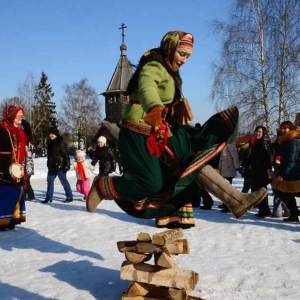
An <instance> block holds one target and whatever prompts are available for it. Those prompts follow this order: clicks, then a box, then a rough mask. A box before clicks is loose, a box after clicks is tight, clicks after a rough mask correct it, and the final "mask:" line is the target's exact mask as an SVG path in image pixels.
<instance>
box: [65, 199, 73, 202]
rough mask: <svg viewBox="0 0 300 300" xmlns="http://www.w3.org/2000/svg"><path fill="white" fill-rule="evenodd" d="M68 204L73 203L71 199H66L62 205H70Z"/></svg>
mask: <svg viewBox="0 0 300 300" xmlns="http://www.w3.org/2000/svg"><path fill="white" fill-rule="evenodd" d="M70 202H73V199H66V200H65V201H64V203H70Z"/></svg>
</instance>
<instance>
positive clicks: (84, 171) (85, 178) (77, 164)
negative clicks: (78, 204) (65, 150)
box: [69, 150, 94, 202]
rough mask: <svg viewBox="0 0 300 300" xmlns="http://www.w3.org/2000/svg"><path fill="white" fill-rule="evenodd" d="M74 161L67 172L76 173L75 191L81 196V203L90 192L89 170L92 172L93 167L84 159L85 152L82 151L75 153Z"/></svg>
mask: <svg viewBox="0 0 300 300" xmlns="http://www.w3.org/2000/svg"><path fill="white" fill-rule="evenodd" d="M75 157H76V161H74V162H73V163H72V164H71V166H70V170H69V171H74V170H75V172H76V177H77V182H76V191H77V192H78V193H80V194H83V199H82V201H84V202H85V201H86V198H87V195H88V193H89V191H90V187H91V184H90V176H91V172H90V170H94V167H93V166H92V165H91V163H90V162H89V161H88V160H87V159H85V152H84V151H82V150H77V151H76V155H75Z"/></svg>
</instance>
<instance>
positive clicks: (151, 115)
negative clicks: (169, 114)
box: [144, 105, 167, 127]
mask: <svg viewBox="0 0 300 300" xmlns="http://www.w3.org/2000/svg"><path fill="white" fill-rule="evenodd" d="M166 109H167V108H165V107H164V106H160V105H158V106H153V107H151V108H150V109H149V111H148V113H147V114H146V116H145V117H144V121H145V122H146V123H147V124H149V125H151V126H153V127H155V126H158V125H159V124H160V123H161V120H162V119H163V118H164V117H165V115H166V112H165V111H166Z"/></svg>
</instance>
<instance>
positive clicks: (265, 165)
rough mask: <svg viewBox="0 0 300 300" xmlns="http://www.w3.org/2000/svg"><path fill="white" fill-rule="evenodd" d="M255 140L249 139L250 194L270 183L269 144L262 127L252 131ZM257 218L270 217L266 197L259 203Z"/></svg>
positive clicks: (270, 162)
mask: <svg viewBox="0 0 300 300" xmlns="http://www.w3.org/2000/svg"><path fill="white" fill-rule="evenodd" d="M254 136H255V138H252V139H250V141H249V144H250V147H251V156H250V167H251V178H252V179H251V190H252V192H254V191H256V190H258V189H259V188H261V187H264V188H267V186H268V184H269V183H270V179H269V175H268V170H271V169H272V161H271V143H270V141H269V140H268V138H267V129H266V128H265V127H264V126H257V127H256V128H255V130H254ZM257 207H258V213H257V214H256V216H257V217H258V218H264V217H270V216H271V215H272V213H271V210H270V207H269V202H268V195H266V197H265V198H264V199H263V200H262V201H261V202H260V203H259V205H258V206H257Z"/></svg>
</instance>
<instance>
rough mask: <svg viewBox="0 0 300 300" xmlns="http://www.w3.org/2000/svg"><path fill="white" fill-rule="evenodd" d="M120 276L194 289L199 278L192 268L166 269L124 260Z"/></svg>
mask: <svg viewBox="0 0 300 300" xmlns="http://www.w3.org/2000/svg"><path fill="white" fill-rule="evenodd" d="M120 278H121V279H122V280H131V281H138V282H144V283H149V284H154V285H159V286H165V287H171V288H176V289H184V290H193V289H194V288H195V286H196V284H197V282H198V280H199V275H198V273H196V272H194V271H190V270H181V269H179V268H177V269H165V268H162V267H159V266H153V265H149V264H145V263H141V264H135V265H133V264H130V263H129V262H128V261H124V262H123V264H122V267H121V271H120Z"/></svg>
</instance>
